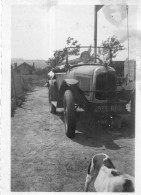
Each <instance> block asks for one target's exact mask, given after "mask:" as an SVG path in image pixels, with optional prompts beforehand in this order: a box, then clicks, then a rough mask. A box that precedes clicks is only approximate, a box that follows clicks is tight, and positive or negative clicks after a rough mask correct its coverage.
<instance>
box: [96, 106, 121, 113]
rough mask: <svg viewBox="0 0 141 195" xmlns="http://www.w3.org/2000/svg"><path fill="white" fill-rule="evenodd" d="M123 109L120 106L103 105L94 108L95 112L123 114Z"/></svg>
mask: <svg viewBox="0 0 141 195" xmlns="http://www.w3.org/2000/svg"><path fill="white" fill-rule="evenodd" d="M124 108H125V107H124V106H122V105H112V106H108V105H103V106H96V107H95V112H124V110H125V109H124Z"/></svg>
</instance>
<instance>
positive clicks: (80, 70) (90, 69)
mask: <svg viewBox="0 0 141 195" xmlns="http://www.w3.org/2000/svg"><path fill="white" fill-rule="evenodd" d="M72 71H74V73H75V74H80V75H81V74H82V75H89V76H92V75H93V74H94V72H95V71H96V72H107V71H108V72H109V71H114V69H113V68H112V67H107V68H106V67H105V66H101V65H86V66H79V67H75V68H73V69H72Z"/></svg>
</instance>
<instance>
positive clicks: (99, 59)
mask: <svg viewBox="0 0 141 195" xmlns="http://www.w3.org/2000/svg"><path fill="white" fill-rule="evenodd" d="M67 54H68V63H69V65H81V64H82V65H83V64H97V63H99V64H102V63H103V62H104V61H106V60H109V59H110V49H109V48H103V47H97V48H94V47H91V46H89V47H87V46H85V47H77V48H75V47H69V48H67Z"/></svg>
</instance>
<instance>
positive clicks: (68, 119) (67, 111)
mask: <svg viewBox="0 0 141 195" xmlns="http://www.w3.org/2000/svg"><path fill="white" fill-rule="evenodd" d="M64 122H65V131H66V135H67V137H69V138H73V137H75V128H76V111H75V102H74V97H73V94H72V92H71V90H66V91H65V94H64Z"/></svg>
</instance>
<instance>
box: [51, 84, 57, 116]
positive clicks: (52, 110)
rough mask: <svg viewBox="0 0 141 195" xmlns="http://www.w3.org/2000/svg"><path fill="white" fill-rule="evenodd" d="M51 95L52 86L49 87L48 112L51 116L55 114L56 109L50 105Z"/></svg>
mask: <svg viewBox="0 0 141 195" xmlns="http://www.w3.org/2000/svg"><path fill="white" fill-rule="evenodd" d="M52 93H53V86H52V85H50V86H49V111H50V113H52V114H56V107H55V106H54V105H53V104H52V103H51V100H52Z"/></svg>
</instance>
